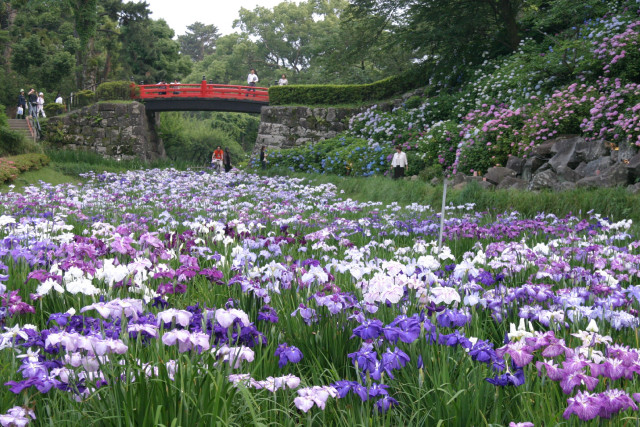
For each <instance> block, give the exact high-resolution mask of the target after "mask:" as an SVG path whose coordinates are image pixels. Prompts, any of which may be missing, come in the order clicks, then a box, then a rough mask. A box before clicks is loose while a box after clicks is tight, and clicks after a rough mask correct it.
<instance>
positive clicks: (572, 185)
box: [552, 181, 576, 191]
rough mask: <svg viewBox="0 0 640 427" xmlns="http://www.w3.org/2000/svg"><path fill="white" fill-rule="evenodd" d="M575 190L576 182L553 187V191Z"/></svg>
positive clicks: (559, 183) (567, 182)
mask: <svg viewBox="0 0 640 427" xmlns="http://www.w3.org/2000/svg"><path fill="white" fill-rule="evenodd" d="M574 188H576V184H575V183H574V182H569V181H559V182H556V183H555V185H554V186H553V187H552V189H553V191H567V190H573V189H574Z"/></svg>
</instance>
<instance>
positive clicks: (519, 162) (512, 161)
mask: <svg viewBox="0 0 640 427" xmlns="http://www.w3.org/2000/svg"><path fill="white" fill-rule="evenodd" d="M525 163H526V160H525V159H521V158H520V157H515V156H511V157H509V159H508V160H507V168H509V169H511V170H512V171H514V172H515V173H516V175H522V169H523V168H524V164H525Z"/></svg>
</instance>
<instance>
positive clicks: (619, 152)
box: [611, 141, 638, 162]
mask: <svg viewBox="0 0 640 427" xmlns="http://www.w3.org/2000/svg"><path fill="white" fill-rule="evenodd" d="M637 152H638V149H637V147H636V146H635V145H631V144H629V143H628V142H627V141H623V142H621V143H620V145H618V146H617V147H616V149H613V150H611V159H612V160H613V161H614V162H626V161H628V160H630V159H631V158H633V156H635V155H636V153H637Z"/></svg>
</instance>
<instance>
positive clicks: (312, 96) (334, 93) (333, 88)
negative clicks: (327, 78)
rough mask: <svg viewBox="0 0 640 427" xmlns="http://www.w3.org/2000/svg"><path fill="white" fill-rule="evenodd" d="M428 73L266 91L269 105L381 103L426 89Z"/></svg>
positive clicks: (414, 71) (416, 71) (420, 70)
mask: <svg viewBox="0 0 640 427" xmlns="http://www.w3.org/2000/svg"><path fill="white" fill-rule="evenodd" d="M427 70H428V66H426V65H425V66H421V67H415V68H413V69H411V70H409V71H407V72H405V73H403V74H402V75H399V76H394V77H388V78H386V79H383V80H379V81H377V82H375V83H369V84H360V85H289V86H273V87H271V88H269V103H270V104H272V105H283V104H301V105H314V104H346V103H353V102H364V101H379V100H384V99H388V98H390V97H392V96H393V95H397V94H401V93H403V92H406V91H408V90H411V89H415V88H417V87H421V86H425V85H427V84H428V82H429V77H428V71H427Z"/></svg>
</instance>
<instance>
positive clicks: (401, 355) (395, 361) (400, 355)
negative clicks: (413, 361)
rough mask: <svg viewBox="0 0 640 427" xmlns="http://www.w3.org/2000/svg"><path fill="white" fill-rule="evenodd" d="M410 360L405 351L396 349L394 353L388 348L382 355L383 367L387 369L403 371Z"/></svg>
mask: <svg viewBox="0 0 640 427" xmlns="http://www.w3.org/2000/svg"><path fill="white" fill-rule="evenodd" d="M409 360H410V358H409V356H408V355H407V353H405V352H404V351H402V350H400V349H399V348H398V347H396V348H395V349H394V350H393V351H391V350H390V349H389V348H387V351H385V352H384V353H382V365H383V366H384V367H385V369H401V368H404V366H405V365H406V364H407V363H408V362H409Z"/></svg>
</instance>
